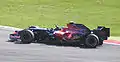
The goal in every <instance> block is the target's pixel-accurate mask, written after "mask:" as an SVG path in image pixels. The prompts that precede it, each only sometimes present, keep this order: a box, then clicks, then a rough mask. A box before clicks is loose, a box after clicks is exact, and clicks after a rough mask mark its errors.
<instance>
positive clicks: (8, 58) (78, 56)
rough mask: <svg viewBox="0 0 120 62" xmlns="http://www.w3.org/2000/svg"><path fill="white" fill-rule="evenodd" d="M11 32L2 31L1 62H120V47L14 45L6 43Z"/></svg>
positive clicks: (0, 44) (0, 39) (0, 31)
mask: <svg viewBox="0 0 120 62" xmlns="http://www.w3.org/2000/svg"><path fill="white" fill-rule="evenodd" d="M10 33H11V31H7V30H2V29H1V30H0V62H120V46H117V45H108V44H104V45H103V46H101V47H98V48H95V49H85V48H79V47H70V46H69V47H64V46H52V45H45V44H14V43H12V42H6V41H7V39H8V34H10Z"/></svg>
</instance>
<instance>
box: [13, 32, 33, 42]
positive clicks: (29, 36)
mask: <svg viewBox="0 0 120 62" xmlns="http://www.w3.org/2000/svg"><path fill="white" fill-rule="evenodd" d="M19 35H20V40H21V41H19V42H17V41H16V42H15V43H17V44H18V43H20V44H29V43H31V42H32V41H33V40H34V33H33V32H32V31H30V30H22V31H20V32H19Z"/></svg>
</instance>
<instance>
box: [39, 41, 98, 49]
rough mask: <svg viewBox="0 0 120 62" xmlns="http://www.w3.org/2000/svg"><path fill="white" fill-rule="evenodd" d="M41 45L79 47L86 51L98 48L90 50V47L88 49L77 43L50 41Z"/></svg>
mask: <svg viewBox="0 0 120 62" xmlns="http://www.w3.org/2000/svg"><path fill="white" fill-rule="evenodd" d="M39 44H45V45H53V46H64V47H79V48H85V49H95V48H96V47H94V48H89V47H86V46H85V45H83V44H79V43H77V42H72V43H71V42H59V41H58V42H57V41H56V42H54V41H53V42H49V41H43V42H39Z"/></svg>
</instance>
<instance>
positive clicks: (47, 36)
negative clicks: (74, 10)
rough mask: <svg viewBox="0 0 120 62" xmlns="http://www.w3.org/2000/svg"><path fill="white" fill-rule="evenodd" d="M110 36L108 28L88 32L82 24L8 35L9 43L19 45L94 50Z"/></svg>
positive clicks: (28, 30)
mask: <svg viewBox="0 0 120 62" xmlns="http://www.w3.org/2000/svg"><path fill="white" fill-rule="evenodd" d="M109 36H110V28H106V27H104V26H98V27H97V28H96V29H93V30H90V29H89V28H87V27H86V26H85V25H83V24H76V23H68V24H67V27H64V28H59V27H58V26H56V28H55V29H53V28H51V29H47V28H39V27H35V26H31V27H29V28H27V29H23V30H20V31H15V32H14V33H13V34H10V36H9V38H10V40H11V41H14V42H15V43H19V44H29V43H32V42H37V43H51V44H61V45H64V44H65V45H74V46H81V45H84V46H86V47H90V48H95V47H97V46H100V45H102V44H103V41H104V40H107V38H108V37H109Z"/></svg>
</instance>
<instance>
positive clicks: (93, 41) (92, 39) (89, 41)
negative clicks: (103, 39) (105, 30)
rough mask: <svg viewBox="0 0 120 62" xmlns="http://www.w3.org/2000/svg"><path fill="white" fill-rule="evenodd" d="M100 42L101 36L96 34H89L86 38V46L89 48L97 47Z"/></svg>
mask: <svg viewBox="0 0 120 62" xmlns="http://www.w3.org/2000/svg"><path fill="white" fill-rule="evenodd" d="M98 44H99V38H98V36H97V35H95V34H89V35H88V36H87V38H86V40H85V46H86V47H87V48H96V47H97V45H98Z"/></svg>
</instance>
